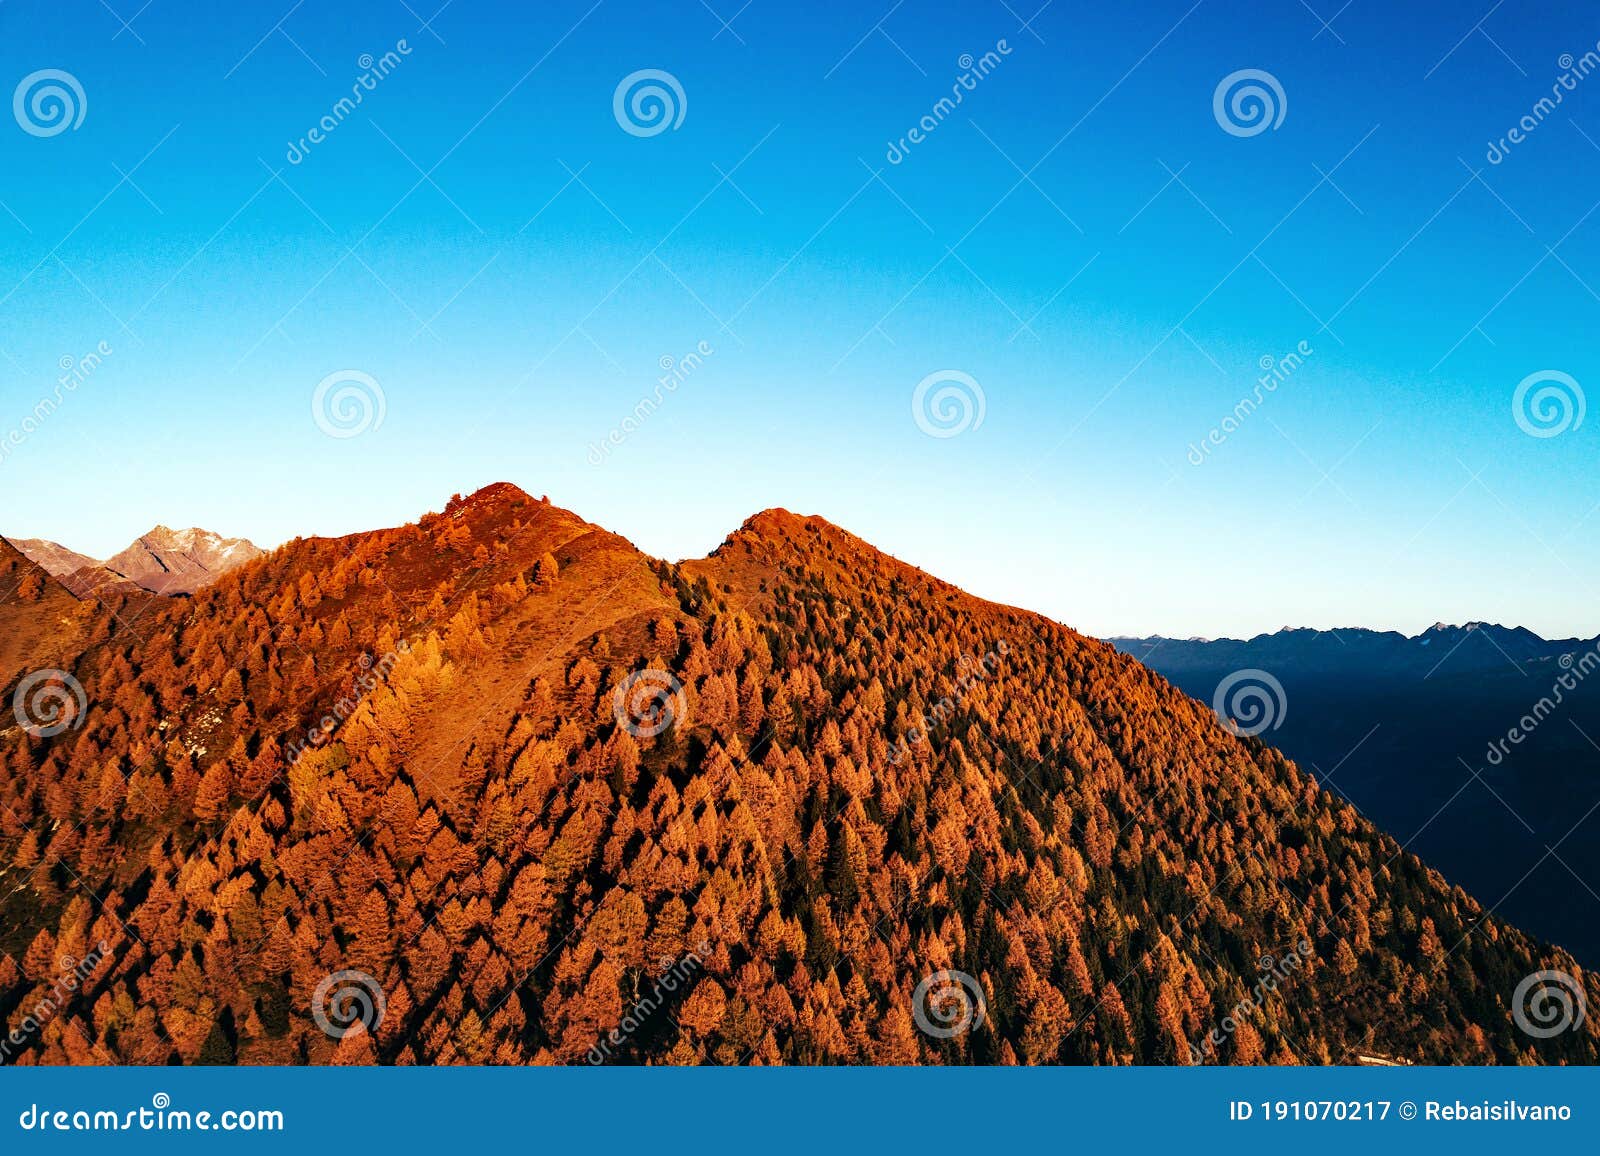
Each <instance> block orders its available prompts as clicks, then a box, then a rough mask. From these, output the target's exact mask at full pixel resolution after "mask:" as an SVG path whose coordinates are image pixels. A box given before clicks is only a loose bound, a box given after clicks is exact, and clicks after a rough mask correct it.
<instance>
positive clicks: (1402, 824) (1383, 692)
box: [1111, 623, 1600, 965]
mask: <svg viewBox="0 0 1600 1156" xmlns="http://www.w3.org/2000/svg"><path fill="white" fill-rule="evenodd" d="M1111 641H1112V642H1113V643H1114V644H1115V645H1116V646H1117V647H1119V648H1120V649H1122V650H1123V651H1125V652H1126V653H1128V654H1129V655H1131V656H1133V657H1134V658H1136V659H1138V660H1139V661H1140V662H1143V663H1144V664H1145V665H1147V666H1149V667H1151V668H1152V669H1154V670H1156V671H1159V672H1160V673H1161V674H1163V675H1165V676H1166V677H1167V678H1169V679H1171V680H1172V682H1173V683H1174V684H1175V685H1176V686H1177V687H1179V688H1180V689H1181V690H1183V691H1185V692H1186V693H1188V694H1191V695H1193V696H1194V697H1195V698H1197V699H1199V700H1200V701H1201V702H1205V703H1213V702H1217V701H1220V706H1221V709H1222V710H1223V711H1225V712H1229V713H1232V706H1233V705H1237V706H1239V707H1242V708H1249V707H1250V705H1251V700H1250V698H1249V695H1248V694H1247V695H1246V697H1245V698H1244V699H1243V700H1241V701H1240V702H1239V703H1237V704H1230V701H1229V700H1230V699H1231V698H1232V697H1233V695H1234V694H1236V693H1238V692H1239V691H1240V690H1241V689H1243V688H1246V687H1250V686H1256V687H1260V686H1264V685H1267V684H1265V683H1264V682H1263V680H1262V679H1261V677H1260V676H1259V674H1246V675H1240V674H1239V673H1238V672H1265V673H1266V674H1267V675H1270V676H1271V678H1272V679H1273V680H1275V681H1276V682H1277V684H1278V688H1279V689H1278V691H1277V692H1276V698H1275V700H1274V699H1271V698H1270V696H1271V694H1272V692H1271V690H1270V687H1269V691H1268V694H1269V698H1266V699H1263V698H1258V699H1257V701H1261V702H1265V701H1269V700H1271V701H1275V703H1276V704H1278V705H1277V706H1275V708H1274V709H1273V710H1272V712H1271V714H1272V717H1271V718H1270V720H1266V719H1263V720H1261V722H1264V723H1265V724H1266V725H1265V727H1264V728H1262V727H1261V724H1260V723H1257V724H1256V725H1252V726H1249V728H1248V729H1252V730H1257V732H1258V733H1259V737H1260V738H1261V740H1262V741H1265V742H1270V743H1272V744H1273V745H1274V746H1277V747H1280V748H1281V749H1282V750H1283V751H1284V752H1285V753H1286V754H1288V755H1289V756H1290V757H1292V758H1294V759H1295V760H1297V761H1298V762H1299V763H1300V765H1301V766H1303V767H1306V768H1308V769H1309V770H1311V771H1312V773H1313V774H1315V775H1316V776H1317V778H1318V779H1319V780H1321V781H1322V783H1323V785H1324V786H1326V787H1328V788H1329V789H1331V790H1335V791H1338V792H1340V793H1342V794H1343V795H1344V796H1345V797H1346V798H1348V799H1349V800H1350V801H1351V802H1352V803H1354V804H1355V805H1356V806H1357V807H1359V808H1360V809H1361V811H1362V813H1364V814H1366V815H1367V816H1368V817H1370V818H1371V819H1372V820H1373V821H1374V822H1375V823H1376V824H1377V825H1378V826H1379V827H1381V828H1383V829H1384V830H1386V831H1389V832H1391V833H1393V834H1395V835H1397V836H1398V837H1400V838H1401V839H1402V840H1404V841H1407V843H1408V845H1409V846H1411V847H1412V848H1413V849H1414V850H1415V851H1416V852H1417V853H1418V854H1420V855H1421V856H1422V857H1423V858H1424V859H1426V860H1427V861H1428V862H1429V863H1431V864H1433V865H1434V866H1436V867H1438V868H1439V869H1440V870H1441V871H1443V872H1444V874H1445V875H1446V876H1447V877H1448V878H1450V879H1451V880H1453V881H1454V882H1457V883H1459V884H1461V885H1463V886H1464V887H1466V888H1467V889H1468V890H1469V891H1471V892H1472V893H1473V894H1475V895H1481V896H1483V897H1485V898H1487V899H1491V900H1493V901H1495V903H1496V904H1497V910H1498V911H1499V912H1500V913H1501V914H1503V915H1504V916H1505V917H1506V918H1507V919H1509V920H1511V921H1512V922H1514V923H1516V924H1517V925H1519V926H1522V927H1526V928H1528V929H1529V930H1531V931H1533V932H1535V933H1537V934H1538V935H1540V936H1542V937H1544V938H1547V939H1550V940H1552V941H1554V942H1557V943H1560V944H1562V945H1564V946H1565V947H1567V948H1568V949H1569V950H1571V951H1572V952H1573V953H1574V954H1576V955H1577V956H1578V957H1579V958H1581V959H1583V960H1585V961H1586V962H1588V963H1589V964H1591V965H1595V964H1600V893H1597V891H1596V888H1597V886H1600V810H1597V806H1600V748H1597V747H1596V745H1595V744H1596V743H1597V742H1600V678H1591V677H1590V676H1591V675H1592V674H1593V673H1594V672H1595V671H1596V669H1600V640H1587V641H1585V640H1581V639H1575V638H1571V639H1558V640H1547V639H1544V638H1541V637H1539V636H1538V635H1537V634H1534V633H1533V632H1531V631H1528V630H1525V629H1521V628H1508V627H1504V626H1498V625H1493V624H1487V623H1468V624H1466V625H1464V626H1447V625H1444V624H1442V623H1440V624H1436V625H1434V626H1432V627H1430V628H1429V629H1428V630H1426V631H1424V632H1423V633H1421V634H1418V635H1416V636H1414V637H1407V636H1405V635H1402V634H1397V633H1393V632H1383V633H1379V632H1374V631H1368V630H1338V631H1315V630H1289V629H1285V630H1281V631H1279V632H1277V633H1276V634H1263V635H1259V636H1257V637H1256V638H1252V639H1249V640H1247V641H1245V640H1237V639H1218V640H1216V641H1211V642H1203V641H1194V640H1188V641H1184V640H1175V639H1167V638H1145V639H1113V640H1111ZM1230 680H1231V681H1230ZM1219 694H1220V700H1219ZM1246 721H1248V720H1246ZM1591 881H1593V882H1591Z"/></svg>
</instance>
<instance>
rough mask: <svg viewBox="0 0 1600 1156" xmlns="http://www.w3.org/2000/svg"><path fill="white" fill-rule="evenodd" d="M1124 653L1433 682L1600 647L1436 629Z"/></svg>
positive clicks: (1162, 663) (1269, 637)
mask: <svg viewBox="0 0 1600 1156" xmlns="http://www.w3.org/2000/svg"><path fill="white" fill-rule="evenodd" d="M1106 641H1107V642H1110V643H1111V644H1112V645H1113V646H1115V647H1116V648H1117V649H1119V650H1121V651H1123V652H1125V653H1127V654H1131V655H1133V656H1134V657H1135V658H1137V659H1138V660H1139V661H1140V662H1144V663H1146V664H1147V665H1150V666H1154V667H1155V668H1156V669H1157V670H1161V671H1163V672H1166V671H1167V670H1173V671H1179V670H1191V669H1204V670H1217V669H1227V670H1237V669H1240V668H1241V667H1248V666H1258V667H1264V668H1266V669H1269V670H1271V671H1273V672H1274V673H1275V674H1277V675H1278V676H1279V677H1282V676H1283V675H1286V674H1293V673H1299V672H1307V673H1312V672H1314V673H1321V674H1331V673H1334V672H1338V671H1346V672H1350V673H1359V674H1362V675H1364V676H1369V677H1378V676H1405V677H1412V676H1417V677H1421V678H1434V677H1438V676H1440V675H1448V674H1459V673H1464V672H1468V671H1476V670H1496V669H1500V668H1502V667H1510V668H1512V669H1517V668H1520V667H1522V666H1524V665H1525V664H1527V663H1532V662H1541V661H1548V660H1553V659H1558V658H1560V656H1561V655H1563V654H1571V653H1573V652H1575V651H1579V650H1583V649H1586V648H1592V647H1594V646H1595V644H1596V643H1595V640H1589V641H1587V642H1586V641H1584V640H1583V639H1579V638H1560V639H1546V638H1541V637H1540V636H1539V635H1537V634H1535V633H1534V632H1533V631H1531V630H1527V629H1525V628H1523V627H1521V626H1500V625H1497V624H1495V623H1490V622H1468V623H1466V624H1465V625H1463V626H1448V625H1446V624H1445V623H1443V622H1436V623H1434V624H1433V625H1432V626H1430V627H1428V629H1427V630H1425V631H1423V632H1422V633H1421V634H1417V635H1410V636H1408V635H1405V634H1401V633H1399V632H1398V631H1393V630H1381V631H1380V630H1366V629H1363V628H1361V627H1351V628H1349V629H1341V630H1311V629H1307V628H1304V627H1288V626H1286V627H1284V628H1283V629H1282V630H1279V631H1277V632H1276V633H1274V634H1258V635H1256V636H1255V637H1254V638H1251V639H1247V640H1245V639H1236V638H1217V639H1209V638H1164V637H1162V636H1161V635H1152V636H1150V637H1148V638H1120V637H1119V638H1108V639H1107V640H1106Z"/></svg>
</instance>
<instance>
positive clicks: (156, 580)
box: [8, 526, 264, 596]
mask: <svg viewBox="0 0 1600 1156" xmlns="http://www.w3.org/2000/svg"><path fill="white" fill-rule="evenodd" d="M8 540H9V541H10V542H11V544H12V545H13V546H15V547H16V548H17V549H18V550H20V551H21V552H22V553H23V555H24V556H26V557H27V558H28V559H29V561H32V562H35V563H37V564H38V565H40V566H42V567H43V568H44V569H45V571H46V572H47V573H49V574H50V576H51V577H53V578H58V579H60V580H61V582H62V585H64V586H66V587H67V589H68V590H70V591H72V593H74V594H77V595H79V596H86V595H91V594H100V593H105V592H106V591H108V590H112V591H123V592H131V591H132V590H133V589H135V588H137V589H140V590H147V591H149V592H150V593H152V594H161V595H172V594H193V593H194V592H195V591H196V590H198V589H200V587H202V586H204V585H205V584H206V583H207V582H212V581H215V580H216V579H217V578H219V577H221V576H222V575H223V574H226V573H227V572H228V571H229V570H232V569H233V568H234V567H235V566H241V565H243V564H244V563H246V562H249V561H251V560H252V559H254V558H259V557H261V555H262V554H263V553H264V551H262V550H261V549H260V548H259V547H257V546H256V545H255V544H253V543H251V542H249V541H247V540H245V539H244V538H224V537H223V536H222V535H220V534H216V533H213V532H212V531H210V530H202V529H199V528H197V527H191V528H190V529H187V530H173V529H170V528H169V527H167V526H157V527H155V528H154V529H153V530H151V531H150V532H149V533H148V534H141V535H140V536H139V537H138V538H137V539H135V540H134V542H133V544H132V545H130V546H129V547H128V548H127V549H125V550H122V551H120V552H119V553H117V554H113V555H112V556H111V557H110V558H107V559H106V560H105V561H103V562H102V561H100V560H98V559H95V558H91V557H89V556H88V555H87V554H80V553H78V552H77V551H76V550H69V549H68V548H67V547H65V546H63V545H61V544H60V543H59V542H51V541H48V540H46V539H44V538H11V539H8Z"/></svg>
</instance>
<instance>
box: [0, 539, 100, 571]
mask: <svg viewBox="0 0 1600 1156" xmlns="http://www.w3.org/2000/svg"><path fill="white" fill-rule="evenodd" d="M8 540H9V541H10V543H11V545H12V546H14V547H16V548H17V549H18V550H20V551H21V552H22V554H23V555H24V556H25V557H26V558H27V559H28V560H29V561H30V562H37V563H38V564H39V565H40V566H42V567H44V570H45V573H47V574H49V575H50V576H51V577H54V578H60V577H62V576H63V575H65V574H71V573H72V572H73V571H74V570H81V569H83V568H84V567H86V566H98V565H100V563H99V562H98V561H97V560H95V559H94V558H91V557H89V556H88V555H87V554H80V553H78V552H77V551H76V550H69V549H67V548H66V547H65V546H63V545H61V544H60V543H59V542H50V541H47V540H46V539H44V538H11V539H8Z"/></svg>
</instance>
